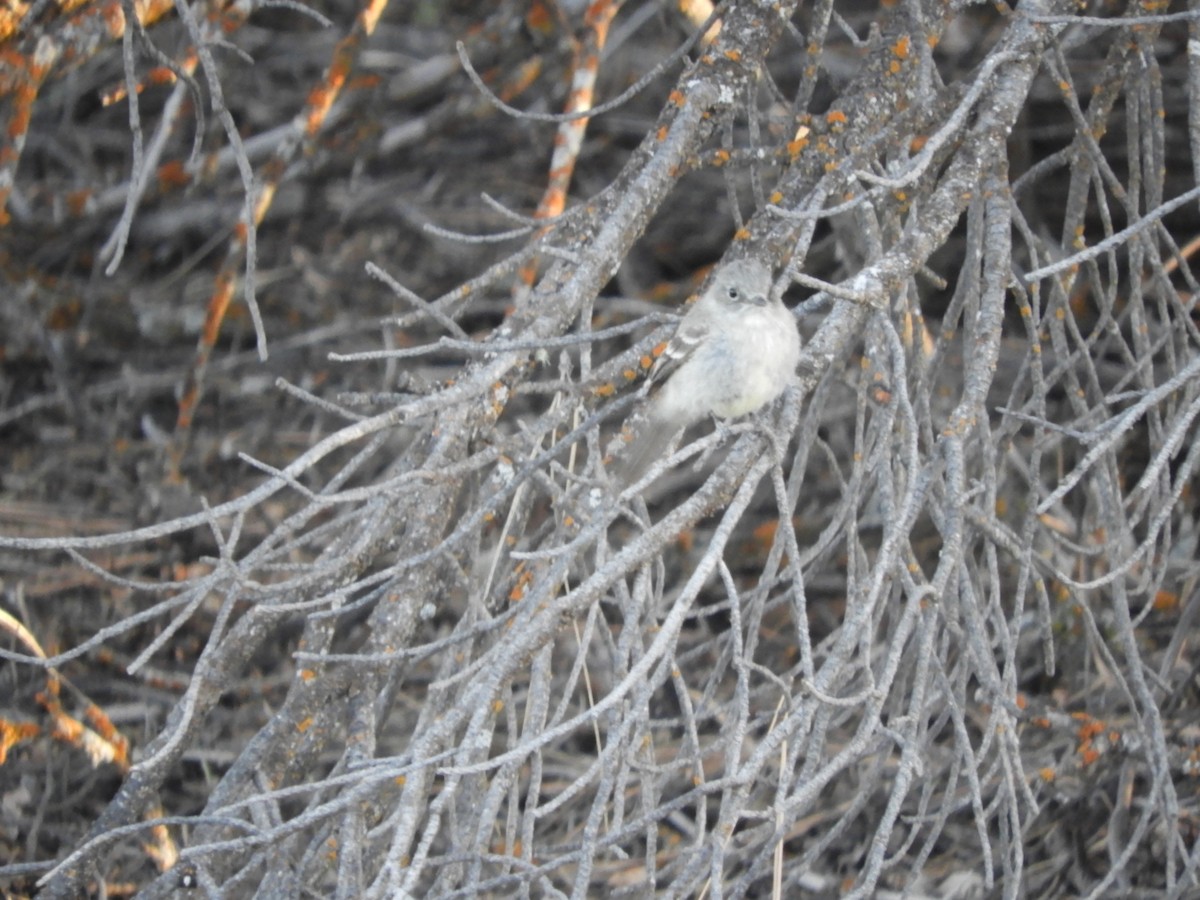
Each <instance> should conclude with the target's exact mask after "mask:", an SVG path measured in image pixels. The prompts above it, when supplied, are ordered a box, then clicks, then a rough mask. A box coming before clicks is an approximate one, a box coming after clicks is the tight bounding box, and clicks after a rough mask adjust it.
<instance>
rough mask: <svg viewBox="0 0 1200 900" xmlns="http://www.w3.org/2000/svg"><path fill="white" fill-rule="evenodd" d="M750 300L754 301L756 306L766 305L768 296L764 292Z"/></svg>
mask: <svg viewBox="0 0 1200 900" xmlns="http://www.w3.org/2000/svg"><path fill="white" fill-rule="evenodd" d="M750 302H751V303H753V304H754V305H755V306H766V305H767V298H766V296H765V295H763V294H755V295H754V296H753V297H751V298H750Z"/></svg>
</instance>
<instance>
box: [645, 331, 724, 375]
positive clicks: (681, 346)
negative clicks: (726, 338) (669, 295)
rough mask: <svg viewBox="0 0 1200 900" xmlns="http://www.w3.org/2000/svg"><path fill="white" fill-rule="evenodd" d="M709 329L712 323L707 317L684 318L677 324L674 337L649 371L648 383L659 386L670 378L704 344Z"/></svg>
mask: <svg viewBox="0 0 1200 900" xmlns="http://www.w3.org/2000/svg"><path fill="white" fill-rule="evenodd" d="M689 319H691V321H689ZM711 329H712V323H711V322H710V321H709V320H708V318H707V317H705V318H700V319H697V318H694V317H690V316H689V317H685V318H684V320H683V321H682V322H680V323H679V328H678V330H677V331H676V332H675V335H674V336H673V337H672V338H671V340H670V341H668V342H667V346H666V347H665V348H664V349H663V352H662V355H661V356H659V357H658V359H656V360H655V361H654V367H653V368H652V369H651V370H650V378H649V381H650V383H651V384H654V383H660V384H661V383H662V382H664V381H665V380H666V379H668V378H670V377H671V374H672V373H673V372H675V370H676V369H678V368H679V367H680V366H682V365H683V364H684V363H685V362H687V361H688V359H689V358H691V356H692V354H693V353H695V352H696V348H697V347H699V346H700V345H701V344H703V343H704V341H705V340H706V339H707V338H708V335H709V332H710V331H711Z"/></svg>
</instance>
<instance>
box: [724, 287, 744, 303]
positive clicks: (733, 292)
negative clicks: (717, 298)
mask: <svg viewBox="0 0 1200 900" xmlns="http://www.w3.org/2000/svg"><path fill="white" fill-rule="evenodd" d="M725 293H726V294H728V295H729V299H730V300H736V299H737V298H738V297H740V296H741V295H742V292H741V291H739V290H738V289H737V288H735V287H733V286H732V285H730V286H729V287H727V288H726V289H725Z"/></svg>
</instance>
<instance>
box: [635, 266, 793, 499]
mask: <svg viewBox="0 0 1200 900" xmlns="http://www.w3.org/2000/svg"><path fill="white" fill-rule="evenodd" d="M799 359H800V332H799V330H798V329H797V328H796V319H795V317H794V316H793V315H792V314H791V313H790V312H789V311H788V309H787V307H786V306H784V305H783V302H782V300H780V298H778V297H772V296H771V272H770V270H769V269H768V268H767V267H766V266H765V265H763V264H762V263H761V262H759V261H758V260H754V259H739V260H734V261H732V262H730V263H727V264H726V265H724V266H722V267H721V268H720V269H719V270H718V271H717V273H716V275H715V276H714V277H713V279H712V282H711V283H710V284H709V286H708V288H707V289H706V290H705V291H704V293H703V294H701V295H700V299H699V300H697V301H696V303H695V305H693V306H692V308H691V309H690V310H689V311H688V313H687V315H686V316H684V317H683V319H682V321H680V323H679V328H678V329H677V330H676V332H675V335H674V337H672V338H671V341H670V343H668V344H667V347H666V350H664V351H663V354H662V356H660V357H659V358H658V360H657V361H656V362H655V363H654V367H653V368H652V369H651V370H650V376H649V382H650V384H651V385H653V387H652V388H651V394H650V400H649V402H648V404H647V407H646V416H645V421H644V423H643V424H642V427H641V429H640V430H639V431H638V434H637V436H636V437H635V439H634V441H633V443H632V444H631V445H630V447H629V449H628V452H627V453H625V454H623V455H622V457H621V458H620V459H619V460H618V461H617V467H616V474H617V478H618V479H619V480H620V481H621V482H622V483H623V484H632V483H633V482H634V481H636V480H637V479H638V478H640V477H641V476H642V475H644V474H645V472H646V471H647V469H649V468H650V466H651V465H652V464H653V463H654V461H655V460H657V459H658V458H659V457H660V456H661V455H662V454H663V451H665V450H666V449H667V447H668V446H670V444H671V441H672V439H673V438H674V437H675V435H676V434H677V433H678V432H679V431H680V430H681V429H683V428H686V427H688V426H689V425H692V424H694V423H695V422H698V421H699V420H701V419H703V418H704V417H705V416H709V415H712V416H717V417H719V418H722V419H734V418H737V417H739V416H744V415H747V414H749V413H752V412H754V411H756V410H758V409H761V408H762V407H764V406H766V405H767V404H768V403H770V402H771V401H772V400H774V399H775V398H776V397H778V396H779V395H780V394H781V393H783V389H784V388H785V387H787V384H788V381H789V379H790V378H791V377H792V374H793V373H794V372H795V369H796V363H797V362H798V361H799Z"/></svg>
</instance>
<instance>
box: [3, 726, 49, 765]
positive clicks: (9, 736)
mask: <svg viewBox="0 0 1200 900" xmlns="http://www.w3.org/2000/svg"><path fill="white" fill-rule="evenodd" d="M41 733H42V729H41V727H40V726H38V725H37V724H36V723H34V722H10V721H8V719H3V718H0V766H2V765H4V763H5V762H6V761H7V760H8V751H9V750H11V749H12V748H13V747H15V746H16V745H17V744H20V743H23V742H25V741H29V740H32V739H33V738H35V737H37V736H38V735H39V734H41Z"/></svg>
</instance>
